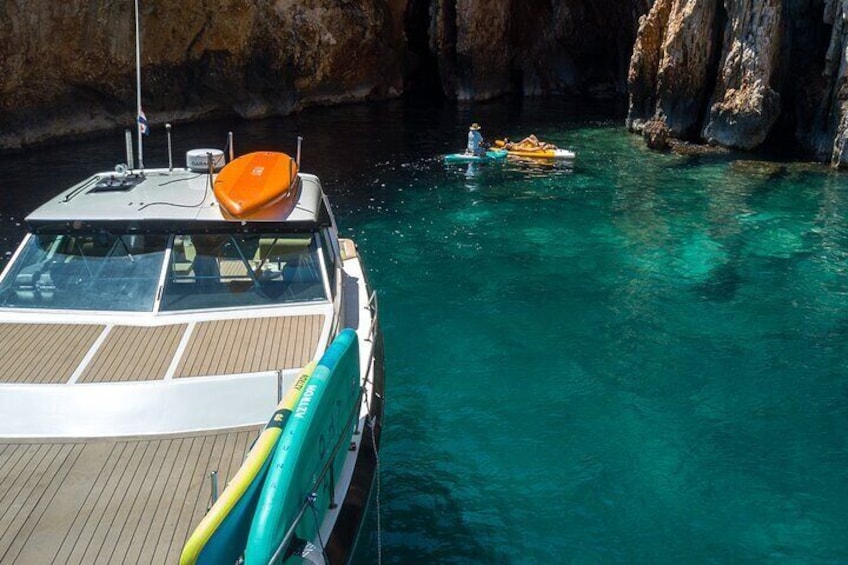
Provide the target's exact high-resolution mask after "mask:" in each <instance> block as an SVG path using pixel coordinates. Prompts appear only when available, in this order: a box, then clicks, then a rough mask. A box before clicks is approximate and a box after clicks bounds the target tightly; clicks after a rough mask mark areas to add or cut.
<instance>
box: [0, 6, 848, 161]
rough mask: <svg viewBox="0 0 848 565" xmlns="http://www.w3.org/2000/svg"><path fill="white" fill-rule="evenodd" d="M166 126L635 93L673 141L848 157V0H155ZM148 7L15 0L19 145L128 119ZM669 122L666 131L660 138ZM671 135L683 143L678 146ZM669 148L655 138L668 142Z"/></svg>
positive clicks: (635, 116)
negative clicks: (508, 97)
mask: <svg viewBox="0 0 848 565" xmlns="http://www.w3.org/2000/svg"><path fill="white" fill-rule="evenodd" d="M141 6H142V14H141V22H142V25H141V36H142V48H143V50H142V76H143V100H142V102H143V106H144V108H145V110H146V112H147V114H148V117H149V118H153V119H152V122H153V124H154V125H156V124H160V123H162V122H164V121H176V120H181V119H192V118H196V117H200V116H205V115H210V114H232V113H235V114H238V115H241V116H244V117H247V118H255V117H263V116H272V115H285V114H288V113H291V112H294V111H297V110H299V109H302V108H305V107H307V106H311V105H318V104H335V103H341V102H348V101H358V100H365V99H383V98H391V97H396V96H400V95H401V94H402V93H403V92H404V90H405V89H418V90H419V91H420V90H422V88H423V89H426V92H427V96H428V97H433V96H435V97H440V96H444V97H447V98H451V99H457V100H468V101H479V100H486V99H489V98H493V97H496V96H500V95H503V94H506V93H517V94H523V95H530V96H535V95H546V94H550V93H554V94H573V93H582V94H592V95H596V96H619V95H627V96H629V109H628V114H627V120H626V123H627V126H628V128H630V129H631V130H632V131H635V132H638V133H642V131H643V130H644V127H645V124H646V123H649V122H659V124H657V125H654V126H652V127H651V132H649V134H650V135H648V136H647V139H649V140H656V142H657V145H658V146H666V145H667V144H671V145H673V146H677V145H679V142H680V141H681V140H682V141H687V142H693V143H699V142H701V143H703V142H706V143H709V144H713V145H716V146H721V147H730V148H740V149H754V148H757V147H761V146H763V145H770V144H780V145H791V146H794V147H795V148H796V149H797V150H799V151H804V152H807V153H809V154H810V155H812V156H814V157H816V158H818V159H820V160H827V161H831V162H832V163H833V164H834V165H837V166H843V165H846V164H848V78H846V74H848V0H273V1H270V2H268V1H260V0H204V1H203V2H200V1H198V0H185V1H184V2H180V3H174V2H165V1H163V0H143V1H142V3H141ZM135 91H136V87H135V48H134V18H133V2H129V1H127V0H66V1H63V2H49V1H47V0H41V1H38V0H36V1H27V2H25V1H24V0H5V1H4V2H0V149H4V148H13V147H19V146H25V145H28V144H32V143H38V142H41V141H45V140H50V139H53V138H57V137H62V136H68V135H81V134H85V133H88V132H92V131H99V130H105V129H114V128H119V127H128V126H130V125H131V124H132V123H133V120H134V118H135ZM652 132H653V133H652ZM666 138H668V139H666ZM652 142H653V141H652Z"/></svg>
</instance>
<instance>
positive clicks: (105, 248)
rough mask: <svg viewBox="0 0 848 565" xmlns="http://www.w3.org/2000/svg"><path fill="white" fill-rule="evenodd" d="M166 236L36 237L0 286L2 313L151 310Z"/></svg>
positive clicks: (85, 235) (106, 234) (102, 234)
mask: <svg viewBox="0 0 848 565" xmlns="http://www.w3.org/2000/svg"><path fill="white" fill-rule="evenodd" d="M167 243H168V238H167V236H164V235H159V236H157V235H134V234H121V235H114V234H108V233H97V234H62V235H33V236H32V237H30V238H29V240H28V241H27V244H26V245H25V247H24V249H23V250H22V251H21V254H20V256H19V257H18V259H17V260H16V261H15V263H14V265H12V267H11V270H10V271H9V273H8V274H7V276H6V277H5V278H4V279H3V282H2V284H0V308H45V309H67V310H116V311H135V312H142V311H151V310H153V303H154V298H155V296H156V289H157V287H158V283H159V274H160V273H161V269H162V263H163V261H164V255H165V248H166V247H167Z"/></svg>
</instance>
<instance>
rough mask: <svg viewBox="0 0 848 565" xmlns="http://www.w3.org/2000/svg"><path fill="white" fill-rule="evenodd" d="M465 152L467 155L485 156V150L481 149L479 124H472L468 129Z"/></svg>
mask: <svg viewBox="0 0 848 565" xmlns="http://www.w3.org/2000/svg"><path fill="white" fill-rule="evenodd" d="M465 152H466V153H467V154H469V155H480V156H482V155H485V154H486V148H485V147H483V136H482V135H481V134H480V124H478V123H477V122H474V123H473V124H471V127H470V128H468V147H466V148H465Z"/></svg>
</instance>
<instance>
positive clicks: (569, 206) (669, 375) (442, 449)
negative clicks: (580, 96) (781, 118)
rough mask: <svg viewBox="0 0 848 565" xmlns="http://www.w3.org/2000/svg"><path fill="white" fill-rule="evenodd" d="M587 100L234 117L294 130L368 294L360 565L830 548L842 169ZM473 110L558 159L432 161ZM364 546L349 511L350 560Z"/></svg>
mask: <svg viewBox="0 0 848 565" xmlns="http://www.w3.org/2000/svg"><path fill="white" fill-rule="evenodd" d="M603 115H604V113H603V112H602V111H600V110H598V111H596V110H592V109H590V110H586V109H585V108H581V107H566V106H563V105H560V104H556V103H552V102H549V103H537V104H532V105H531V104H527V105H524V106H515V105H510V104H508V103H500V104H492V105H487V106H484V107H480V108H477V109H475V110H474V111H472V110H471V109H467V108H466V109H463V108H459V109H457V108H443V109H420V108H418V109H416V108H408V107H405V106H403V105H389V106H388V107H386V106H377V107H373V106H363V107H350V108H341V109H335V110H326V111H320V112H311V113H306V114H303V115H301V116H299V117H297V118H293V119H290V120H282V121H278V122H269V123H259V124H255V123H254V124H249V125H239V126H237V128H241V129H240V130H238V131H237V133H236V139H237V147H239V146H238V143H239V140H243V141H241V147H239V150H243V151H246V150H249V149H251V148H252V147H251V146H252V145H256V146H263V145H262V144H263V143H264V142H266V141H267V140H270V139H275V140H277V141H279V139H281V138H282V140H283V141H288V136H290V135H291V134H293V133H294V132H304V131H305V132H306V133H305V135H306V137H307V141H306V147H305V156H304V162H305V168H306V170H308V171H310V172H316V173H319V174H320V175H321V176H322V178H323V179H324V180H325V186H326V188H327V190H328V191H329V192H330V194H331V198H332V200H333V202H334V204H335V208H336V211H337V215H338V220H339V223H340V226H341V229H342V232H343V234H344V235H345V236H349V237H353V238H354V239H356V241H357V243H358V244H359V247H360V250H361V253H362V255H363V256H364V258H365V260H366V262H367V266H368V268H369V272H370V278H371V282H372V284H373V285H374V286H375V287H376V288H377V290H378V293H379V299H380V307H381V316H382V325H383V331H384V334H385V341H386V367H387V386H388V389H387V393H386V395H387V404H386V407H387V413H386V422H385V425H386V428H385V435H384V449H383V452H382V453H381V463H382V475H381V498H380V506H381V510H382V512H381V531H382V536H381V541H382V544H381V545H382V558H383V562H384V563H397V564H407V563H610V562H620V563H763V562H781V563H842V562H848V471H847V470H846V469H848V440H846V431H848V220H847V219H846V213H847V212H848V176H846V175H845V174H839V173H834V172H831V171H830V170H828V169H827V168H824V167H819V166H810V165H797V164H784V163H771V164H766V165H760V164H756V163H751V162H748V161H741V160H740V158H741V157H740V156H738V155H723V156H700V157H683V156H677V155H672V154H659V153H654V152H649V151H647V150H645V149H644V147H643V146H642V143H641V142H640V141H639V140H638V139H637V138H635V137H632V136H630V135H628V134H627V133H626V132H625V131H624V129H623V127H622V126H621V125H620V122H618V121H603V120H598V119H596V118H598V117H600V116H603ZM471 121H480V122H482V123H483V127H484V131H483V133H484V135H487V136H491V135H494V134H507V135H510V134H511V136H512V137H520V136H523V135H526V134H527V133H530V132H531V131H533V132H535V133H536V134H537V135H539V136H540V137H543V138H546V139H548V140H550V141H553V142H555V143H558V144H560V145H562V146H565V147H569V148H573V149H574V150H576V151H577V153H578V158H577V161H576V162H575V164H574V167H573V168H565V167H557V168H550V167H545V166H541V165H538V164H535V165H534V164H524V163H506V164H504V165H502V166H500V165H495V166H486V165H472V166H470V167H469V166H468V165H452V166H445V165H444V164H443V163H442V161H441V160H440V159H439V158H438V157H436V156H437V155H439V154H444V153H447V152H453V151H456V150H458V149H460V148H461V147H462V145H463V140H464V133H465V128H467V124H468V123H470V122H471ZM206 133H207V132H206V130H204V129H202V128H198V127H195V128H194V129H190V130H189V132H188V133H187V134H185V135H186V136H195V137H197V138H198V139H200V138H203V135H205V134H206ZM189 134H190V135H189ZM205 139H208V138H205ZM117 141H118V143H116V144H115V145H116V147H117V151H120V147H122V146H121V145H120V141H121V140H120V139H118V140H117ZM263 147H267V143H266V144H265V145H264V146H263ZM84 149H85V150H86V151H87V150H89V149H90V148H89V146H88V145H86V146H85V148H84ZM155 151H156V149H155V148H153V149H151V152H155ZM47 154H48V157H49V156H51V155H53V153H50V152H47ZM119 154H120V153H116V154H115V156H116V157H117V156H118V155H119ZM54 157H55V155H54ZM36 161H37V159H36V158H35V157H33V156H26V157H15V158H13V163H14V164H17V165H18V166H20V167H30V169H29V170H32V164H33V163H34V162H36ZM110 162H111V161H110ZM78 169H79V167H78V166H77V169H74V168H73V167H71V166H70V164H69V165H68V168H65V169H61V167H60V170H58V171H57V170H56V169H54V172H53V174H54V175H57V176H61V175H60V174H59V173H61V174H65V175H67V176H72V174H71V172H75V171H77V170H78ZM87 171H88V169H85V172H87ZM83 175H84V173H82V174H79V175H77V178H81V177H82V176H83ZM77 178H74V179H72V180H77ZM20 186H21V188H18V190H20V191H21V192H20V194H25V190H24V189H23V188H22V187H23V184H22V183H21V184H20ZM47 195H49V192H48V193H47ZM21 198H22V199H23V200H21V201H25V200H26V198H29V197H26V198H24V197H23V196H21ZM41 199H42V200H43V198H41ZM27 203H28V201H27ZM20 213H21V212H20V211H18V210H12V211H9V212H7V213H6V214H4V219H7V221H6V222H5V227H4V229H5V230H6V232H4V237H6V236H8V233H9V232H10V231H11V232H14V231H15V229H13V228H10V227H9V226H11V225H12V223H14V222H13V221H11V223H10V221H9V220H8V218H13V217H16V215H19V214H20ZM17 229H18V230H19V229H20V228H17ZM372 510H373V508H372ZM377 545H378V544H377V534H376V520H375V518H374V515H373V514H372V516H371V519H370V521H369V523H368V524H367V525H366V529H365V533H364V538H363V539H362V541H361V547H360V548H359V552H358V555H357V559H356V562H357V563H373V562H375V560H376V558H377V551H378V549H377Z"/></svg>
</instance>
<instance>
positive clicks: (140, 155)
mask: <svg viewBox="0 0 848 565" xmlns="http://www.w3.org/2000/svg"><path fill="white" fill-rule="evenodd" d="M135 92H136V102H137V106H138V108H137V112H136V116H135V122H136V124H135V125H136V133H138V168H139V169H141V170H144V149H143V148H142V142H141V137H142V133H141V121H140V120H139V118H140V117H141V36H139V33H138V0H135Z"/></svg>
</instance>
